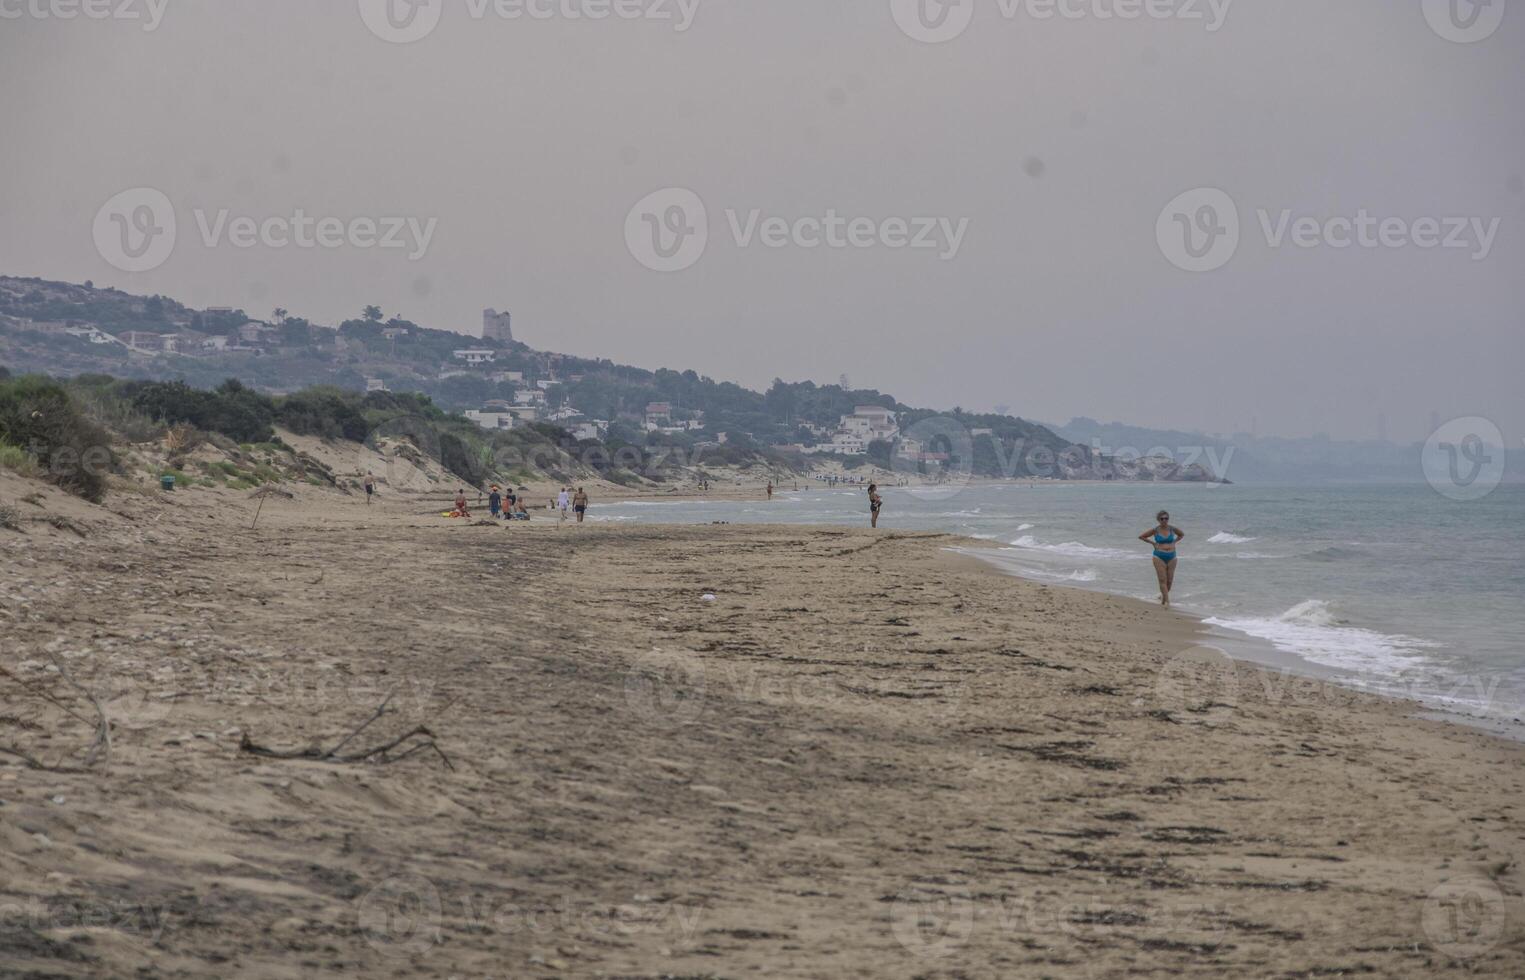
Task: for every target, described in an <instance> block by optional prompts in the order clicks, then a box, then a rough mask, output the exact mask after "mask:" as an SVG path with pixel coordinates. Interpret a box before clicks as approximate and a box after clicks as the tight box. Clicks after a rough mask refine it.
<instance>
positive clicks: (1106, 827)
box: [0, 488, 1525, 980]
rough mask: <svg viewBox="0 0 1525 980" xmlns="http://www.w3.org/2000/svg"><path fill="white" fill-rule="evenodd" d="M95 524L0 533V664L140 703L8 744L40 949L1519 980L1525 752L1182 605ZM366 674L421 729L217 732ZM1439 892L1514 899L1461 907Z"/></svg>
mask: <svg viewBox="0 0 1525 980" xmlns="http://www.w3.org/2000/svg"><path fill="white" fill-rule="evenodd" d="M49 502H50V503H51V502H52V497H51V495H50V497H49ZM114 507H115V511H116V513H115V514H113V515H112V516H111V517H107V516H106V512H103V511H101V509H99V508H89V507H88V506H87V505H80V506H79V508H78V510H79V513H80V514H82V515H83V514H87V513H91V514H94V517H93V518H90V519H89V520H86V518H84V517H81V518H80V520H81V521H82V522H83V524H84V526H85V528H86V530H87V531H88V537H85V538H79V537H76V536H73V535H69V534H66V533H64V532H55V531H53V530H51V529H48V528H43V529H40V530H39V531H38V532H36V533H30V534H28V535H25V536H23V537H19V538H17V539H16V540H15V545H16V546H15V547H14V548H10V549H8V550H7V552H6V553H5V554H4V555H0V571H3V572H4V573H5V575H6V576H7V581H8V589H7V590H6V594H5V595H4V596H0V621H3V623H4V625H5V628H6V630H7V636H8V641H9V642H7V644H6V645H5V647H4V649H3V650H0V663H3V664H4V666H5V667H6V668H7V669H8V670H11V671H14V672H18V676H22V677H26V678H28V679H29V680H35V681H36V682H38V683H44V682H47V681H48V679H49V678H50V677H52V678H54V683H58V679H57V677H56V675H53V674H51V673H50V672H49V670H48V665H49V662H50V661H49V654H50V652H57V654H58V656H59V657H60V659H61V661H62V662H63V663H65V664H66V665H67V667H68V669H69V671H70V676H71V677H73V678H74V679H75V680H76V681H78V682H79V684H80V685H81V686H83V687H84V688H85V689H86V690H90V691H96V692H100V693H101V695H102V697H103V699H104V703H106V704H107V705H109V706H110V710H111V711H112V712H113V716H114V717H116V718H117V719H118V720H117V721H116V723H115V724H114V726H113V727H114V729H115V731H114V733H113V756H112V761H111V762H110V763H109V764H108V765H106V766H101V767H95V768H91V769H89V770H84V769H82V770H81V771H79V772H71V771H38V770H35V769H31V768H28V767H27V766H26V765H24V764H22V763H21V762H20V761H19V760H18V759H17V758H15V757H9V756H0V812H3V813H4V814H5V815H6V823H5V826H6V827H7V828H9V829H5V830H0V833H3V834H4V835H5V843H6V846H5V847H4V848H0V880H3V881H5V882H6V885H5V886H4V890H3V892H0V905H3V906H5V907H7V908H14V909H22V910H26V911H25V913H24V914H17V915H10V916H0V950H3V953H0V955H3V956H4V957H5V958H7V959H8V960H9V961H11V962H13V963H14V964H15V965H16V967H17V968H18V969H22V970H28V969H30V970H35V971H37V972H43V973H74V974H80V975H92V976H99V975H110V976H118V975H120V976H128V975H135V974H138V973H140V972H141V971H147V972H150V973H162V974H173V973H176V972H180V973H188V974H193V975H206V974H219V975H228V974H251V975H253V974H257V975H272V974H281V975H294V974H296V973H301V974H303V975H335V976H338V975H347V976H353V975H357V974H358V975H366V976H375V975H397V976H414V975H447V974H452V973H454V974H470V975H476V974H482V973H485V972H493V971H497V972H502V971H507V972H509V973H514V974H527V975H547V976H549V975H576V976H598V975H608V976H613V975H664V974H672V975H705V974H712V973H722V974H725V975H741V974H746V973H756V974H759V975H768V976H789V977H833V978H835V977H844V976H851V977H882V976H890V977H911V976H923V975H927V974H936V973H949V974H958V973H964V974H967V975H980V976H986V975H1013V976H1025V975H1039V974H1042V975H1049V976H1054V977H1059V978H1076V980H1078V978H1081V977H1086V976H1094V975H1097V974H1108V975H1112V974H1122V973H1127V972H1169V973H1172V974H1177V975H1187V976H1202V977H1209V976H1213V977H1216V976H1225V975H1229V976H1246V975H1264V974H1267V973H1276V974H1296V973H1301V974H1306V975H1313V974H1318V973H1331V972H1341V971H1343V972H1347V973H1361V972H1365V973H1373V974H1376V975H1382V976H1393V977H1414V978H1418V977H1433V976H1446V975H1456V976H1463V975H1465V976H1497V977H1510V976H1512V975H1513V973H1514V967H1511V966H1509V964H1510V963H1512V962H1513V963H1516V964H1517V963H1518V959H1517V958H1518V955H1519V953H1520V951H1521V950H1525V921H1522V916H1521V914H1520V912H1519V901H1520V894H1521V890H1522V886H1525V874H1522V872H1521V870H1520V868H1519V867H1518V865H1517V864H1516V863H1515V860H1514V859H1515V856H1516V855H1517V845H1518V841H1519V839H1520V834H1521V832H1522V828H1521V824H1520V814H1521V812H1522V810H1525V791H1522V789H1521V782H1522V773H1525V765H1522V763H1525V748H1522V747H1521V746H1519V745H1517V744H1515V743H1512V742H1509V741H1506V740H1502V739H1495V738H1492V737H1489V736H1487V735H1485V734H1483V733H1481V732H1475V731H1471V730H1467V729H1463V728H1459V727H1457V726H1454V725H1449V724H1439V723H1434V722H1426V721H1423V720H1417V721H1416V720H1415V719H1413V718H1412V717H1411V716H1410V713H1409V711H1408V709H1407V707H1406V706H1405V705H1403V704H1401V703H1398V702H1394V701H1391V700H1389V699H1385V698H1380V697H1377V696H1374V695H1368V694H1364V693H1361V692H1356V691H1349V690H1345V689H1340V688H1334V687H1331V686H1324V687H1308V688H1302V687H1299V686H1296V685H1292V686H1289V687H1285V688H1283V687H1277V686H1275V685H1267V683H1266V682H1265V678H1264V675H1263V672H1261V671H1258V670H1256V669H1252V668H1249V667H1247V666H1244V665H1241V664H1239V663H1237V662H1235V661H1232V660H1228V659H1227V658H1221V659H1213V658H1212V657H1211V656H1210V655H1209V656H1207V657H1206V658H1205V659H1194V658H1193V657H1191V656H1189V654H1191V652H1192V650H1193V649H1194V648H1196V647H1197V646H1198V645H1199V640H1200V639H1201V635H1202V634H1201V633H1200V632H1199V629H1200V624H1195V623H1193V621H1192V620H1191V619H1190V618H1189V617H1187V616H1184V615H1182V614H1180V613H1177V612H1174V611H1168V610H1162V609H1160V608H1158V607H1152V606H1150V605H1148V604H1147V603H1142V602H1139V601H1137V600H1133V599H1128V598H1126V597H1119V596H1111V595H1108V594H1105V593H1099V592H1091V591H1087V590H1081V589H1075V588H1072V587H1065V586H1054V585H1048V584H1045V583H1038V582H1033V581H1030V580H1025V579H1021V578H1018V577H1014V576H1010V575H1006V574H1002V573H1001V572H1000V571H998V570H995V569H991V568H988V567H987V566H986V563H984V562H982V561H980V560H979V559H978V558H975V557H973V556H969V555H957V554H953V553H950V552H947V551H946V550H944V549H946V548H947V547H948V546H949V545H950V544H956V543H961V542H962V541H963V539H961V538H959V537H957V536H954V535H946V534H939V533H936V532H908V531H887V530H882V531H879V532H877V533H874V532H870V531H868V530H867V529H865V528H840V527H818V526H800V525H730V526H725V527H716V526H711V525H655V524H643V525H637V526H628V525H620V524H608V523H604V524H585V525H581V526H577V525H571V526H567V527H562V526H560V525H559V524H558V522H556V521H553V520H542V519H538V518H537V519H534V520H532V521H531V522H530V523H529V524H527V525H511V526H505V525H487V526H482V525H480V524H477V523H474V522H464V521H444V520H441V519H439V518H437V517H435V518H430V517H428V516H427V515H422V514H420V513H418V511H419V510H420V508H419V507H418V506H417V501H415V500H410V499H407V498H405V497H401V496H388V497H387V498H385V499H383V500H381V501H379V502H378V503H377V504H375V505H373V506H372V507H370V508H367V507H366V506H365V504H364V503H363V501H359V500H355V499H353V498H343V497H339V496H338V495H335V494H332V493H330V492H326V491H320V490H318V489H316V488H297V497H296V498H295V499H293V500H289V501H288V500H276V501H272V502H271V503H269V504H267V505H266V506H265V508H264V511H263V516H262V517H261V519H260V522H259V524H258V526H257V527H256V528H254V529H252V530H251V529H249V518H250V517H251V516H252V511H253V509H254V503H253V502H252V501H250V500H248V499H246V498H244V497H243V496H242V495H236V494H232V493H228V492H221V491H207V492H205V493H202V492H197V493H188V494H184V495H176V496H174V497H172V498H170V497H162V496H153V495H143V496H141V497H134V498H124V499H123V500H121V501H119V502H117V503H115V504H114ZM706 596H714V598H713V599H707V598H705V597H706ZM1183 648H1184V653H1183ZM57 690H58V691H59V692H60V693H67V690H68V688H67V685H62V684H61V683H60V684H58V687H57ZM389 692H390V693H389ZM7 697H8V698H9V699H10V700H9V701H8V703H7V712H8V713H9V714H14V715H16V716H17V717H18V718H20V719H21V720H23V721H25V722H26V723H27V726H32V725H35V726H36V727H27V726H23V727H14V726H13V727H9V728H6V729H5V730H4V731H3V732H0V743H6V744H13V745H14V746H15V747H16V748H18V749H20V750H23V751H26V752H29V753H32V754H33V755H34V756H37V757H40V758H44V759H46V760H47V761H49V762H54V761H60V760H69V761H72V762H73V763H74V764H75V765H76V766H77V765H79V763H80V761H81V757H82V755H83V750H84V749H85V748H86V747H87V746H88V745H89V743H90V736H91V732H90V730H89V728H88V727H87V726H85V725H82V724H79V723H78V722H76V721H73V720H71V719H70V718H69V717H68V716H66V715H64V714H63V713H62V712H61V711H59V710H58V709H57V707H56V706H54V705H51V704H50V703H48V702H46V701H43V702H41V703H36V702H34V701H33V700H23V699H22V698H21V697H20V696H19V695H18V692H16V691H14V690H11V689H7ZM389 697H395V700H393V701H391V702H390V703H391V705H392V708H393V711H392V712H391V713H389V714H388V715H387V717H385V718H382V719H380V720H379V721H377V722H376V723H375V725H374V726H373V727H372V729H371V730H368V731H366V732H365V733H364V735H363V736H362V737H361V738H359V739H356V740H354V741H353V742H352V743H351V744H357V743H359V742H369V741H370V740H371V739H372V738H374V740H375V741H376V742H377V743H382V742H384V741H386V740H388V739H390V738H393V737H395V736H397V735H399V734H402V733H404V732H406V731H408V730H409V729H410V728H411V727H413V726H416V725H422V726H426V727H427V729H428V731H429V732H430V733H431V734H430V738H432V739H433V740H434V741H435V743H436V744H437V746H438V749H439V751H440V753H441V756H440V757H436V756H435V755H433V754H428V753H420V754H416V755H412V756H409V757H407V758H405V759H394V760H391V761H387V762H379V761H376V760H372V761H371V762H369V763H367V764H334V763H331V762H325V761H321V760H317V759H312V758H273V757H261V756H257V755H251V754H250V753H249V752H248V751H247V750H246V749H245V748H242V747H241V746H243V745H246V744H254V745H258V746H263V747H269V748H272V749H277V750H299V749H301V748H302V747H304V746H309V745H320V746H324V747H330V746H333V745H335V744H336V743H338V742H340V741H341V740H342V739H344V738H345V737H346V733H349V732H351V731H352V730H354V729H355V728H356V726H357V725H359V724H361V723H362V722H364V720H365V719H366V717H367V716H368V715H370V714H371V713H372V712H373V711H374V710H375V708H376V705H377V704H378V703H381V702H382V701H383V698H389ZM13 705H14V706H13ZM118 712H120V714H118ZM44 736H47V737H46V738H44ZM441 758H444V759H448V760H449V762H450V765H449V766H447V765H446V764H444V763H443V762H442V761H441ZM60 801H61V802H60ZM1460 899H1466V900H1468V901H1473V902H1476V903H1481V904H1480V907H1481V908H1483V909H1484V910H1485V911H1487V912H1489V914H1490V916H1491V913H1492V911H1493V910H1495V909H1497V910H1500V916H1499V918H1498V919H1497V920H1495V919H1494V918H1491V917H1484V918H1483V919H1482V920H1479V921H1480V922H1481V923H1482V931H1481V932H1480V933H1468V932H1464V931H1463V932H1458V931H1457V930H1456V929H1454V928H1452V927H1451V926H1450V925H1448V922H1449V921H1450V920H1447V919H1446V917H1445V911H1446V909H1447V908H1449V907H1450V906H1448V905H1447V903H1448V902H1452V901H1453V900H1460ZM70 903H74V905H70ZM80 903H84V907H85V908H87V909H91V910H95V911H104V912H115V913H117V914H116V915H115V917H114V918H113V917H109V916H98V917H97V918H100V919H103V921H102V922H100V923H99V924H97V925H95V926H94V927H93V928H89V929H84V928H81V926H80V923H79V921H78V918H77V916H76V918H75V919H72V920H71V919H69V918H68V917H67V916H65V915H64V913H63V912H62V911H60V910H61V909H65V908H71V907H74V906H76V905H79V904H80ZM108 904H109V907H107V906H108ZM1469 907H1470V906H1469ZM124 908H126V909H132V910H144V909H148V910H153V911H155V912H156V913H162V914H160V915H159V917H158V918H157V919H156V920H155V921H158V922H159V923H160V924H161V926H162V932H161V933H159V934H155V935H148V934H147V933H146V931H145V927H144V926H143V925H141V921H142V917H139V916H127V915H125V914H122V913H121V910H122V909H124ZM929 920H930V921H929Z"/></svg>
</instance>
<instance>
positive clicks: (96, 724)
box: [0, 654, 111, 773]
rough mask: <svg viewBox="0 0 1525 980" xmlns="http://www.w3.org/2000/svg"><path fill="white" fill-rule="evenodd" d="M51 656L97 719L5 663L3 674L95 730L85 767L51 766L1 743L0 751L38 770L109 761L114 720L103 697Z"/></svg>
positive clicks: (67, 769)
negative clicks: (108, 716)
mask: <svg viewBox="0 0 1525 980" xmlns="http://www.w3.org/2000/svg"><path fill="white" fill-rule="evenodd" d="M48 657H49V659H50V660H52V661H53V666H54V667H56V668H57V669H58V675H59V676H60V677H62V678H63V679H64V680H65V681H66V682H67V683H68V684H69V686H70V687H72V688H74V689H75V690H76V691H78V692H79V693H80V694H81V695H82V696H83V697H84V698H85V700H86V701H89V702H90V705H91V706H92V707H93V708H94V709H95V718H94V719H93V720H92V719H90V718H87V717H85V716H84V715H82V714H80V713H79V712H78V711H76V710H74V708H73V706H72V705H70V704H69V703H67V702H66V701H64V700H63V699H62V698H60V697H59V696H58V695H56V694H54V693H53V692H52V691H50V690H48V689H47V688H45V687H42V686H40V685H38V684H36V683H34V682H32V681H30V680H27V679H26V678H25V677H22V676H20V675H19V674H16V673H15V672H13V671H11V670H10V669H8V668H6V667H4V666H0V677H5V678H7V679H9V680H12V681H15V682H16V684H18V685H19V686H20V687H22V688H23V689H24V690H26V691H27V692H28V693H29V694H31V695H32V696H34V697H36V698H39V699H41V700H43V701H46V702H47V703H48V704H51V705H52V706H53V707H55V708H57V709H59V710H60V711H62V712H63V713H64V714H66V715H68V716H69V717H70V718H73V719H74V720H75V721H78V722H80V723H81V724H83V725H87V726H89V727H90V728H93V729H94V730H95V738H94V739H93V740H92V741H91V743H90V750H89V752H88V753H87V754H86V756H85V768H83V769H77V768H74V767H72V766H65V765H63V764H61V763H60V764H58V765H48V764H47V763H45V762H43V761H41V760H39V759H38V758H37V757H36V756H34V755H32V754H30V753H29V752H27V751H26V750H24V749H22V748H20V747H19V746H15V745H0V754H4V755H9V756H14V757H15V758H17V759H20V760H21V761H22V762H24V763H25V764H26V765H27V767H28V768H30V769H37V770H41V771H44V772H72V773H80V772H85V771H86V770H87V769H89V768H90V767H92V766H94V765H95V763H96V760H97V759H98V758H104V759H105V760H107V761H110V759H111V722H110V720H109V719H108V718H107V716H106V709H105V708H103V707H101V702H100V700H99V699H98V698H97V697H96V696H95V695H94V694H92V693H91V692H90V691H89V690H87V689H86V688H85V687H84V685H82V684H80V683H79V682H78V681H76V680H75V679H74V676H73V675H72V674H70V673H69V671H68V670H67V669H66V668H65V667H64V665H63V664H62V663H61V662H60V661H59V659H58V657H57V656H55V655H53V654H49V655H48Z"/></svg>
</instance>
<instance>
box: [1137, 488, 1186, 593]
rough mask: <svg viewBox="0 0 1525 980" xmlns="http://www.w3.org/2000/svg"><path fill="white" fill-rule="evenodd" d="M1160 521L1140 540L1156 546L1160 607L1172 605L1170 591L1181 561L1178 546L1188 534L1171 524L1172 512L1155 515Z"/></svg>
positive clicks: (1155, 572) (1155, 555)
mask: <svg viewBox="0 0 1525 980" xmlns="http://www.w3.org/2000/svg"><path fill="white" fill-rule="evenodd" d="M1155 520H1157V521H1159V524H1158V525H1157V526H1156V527H1153V528H1151V529H1150V530H1148V531H1145V532H1144V533H1143V534H1140V535H1139V536H1138V539H1139V540H1140V541H1142V542H1144V543H1145V544H1151V545H1153V546H1154V574H1155V575H1156V576H1157V577H1158V578H1159V580H1160V605H1162V606H1168V605H1170V590H1171V589H1172V588H1174V587H1175V584H1176V566H1178V565H1179V564H1180V559H1179V558H1178V557H1177V556H1176V545H1177V544H1179V543H1180V542H1181V539H1182V538H1184V537H1186V532H1185V531H1183V530H1181V529H1180V528H1178V527H1175V526H1174V525H1172V524H1171V523H1170V512H1169V511H1164V510H1162V511H1160V512H1159V513H1158V514H1156V515H1155Z"/></svg>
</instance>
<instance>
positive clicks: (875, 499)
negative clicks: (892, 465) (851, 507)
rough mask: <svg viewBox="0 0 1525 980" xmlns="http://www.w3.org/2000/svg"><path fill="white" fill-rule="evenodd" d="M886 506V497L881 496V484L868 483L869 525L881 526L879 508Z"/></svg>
mask: <svg viewBox="0 0 1525 980" xmlns="http://www.w3.org/2000/svg"><path fill="white" fill-rule="evenodd" d="M883 506H884V498H883V497H881V496H879V484H877V483H870V484H869V485H868V526H869V527H878V526H879V508H881V507H883Z"/></svg>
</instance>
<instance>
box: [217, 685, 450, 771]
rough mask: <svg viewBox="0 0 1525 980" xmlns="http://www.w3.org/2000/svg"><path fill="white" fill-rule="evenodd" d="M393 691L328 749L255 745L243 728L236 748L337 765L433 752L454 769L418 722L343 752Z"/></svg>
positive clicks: (385, 707) (377, 714)
mask: <svg viewBox="0 0 1525 980" xmlns="http://www.w3.org/2000/svg"><path fill="white" fill-rule="evenodd" d="M395 693H396V691H395V690H394V691H393V692H392V693H390V694H388V695H387V696H386V699H385V700H383V701H382V702H381V705H380V706H379V707H378V708H377V709H376V710H375V711H373V712H372V713H371V716H370V717H369V718H367V719H365V721H362V722H361V723H360V724H359V725H358V726H356V727H355V728H354V729H352V730H351V731H350V733H349V734H348V735H345V736H344V738H342V739H341V740H340V741H339V743H338V744H337V745H335V746H334V747H333V748H331V749H324V748H322V747H321V746H318V745H313V746H311V747H309V748H305V749H271V748H267V747H265V746H263V745H259V744H257V743H256V742H255V741H254V740H253V739H251V738H250V737H249V733H248V732H247V731H246V732H244V733H243V737H242V738H241V739H240V740H239V744H238V748H239V751H241V752H247V753H249V754H250V755H257V756H260V757H262V758H266V759H306V760H308V761H310V762H331V763H334V764H336V765H343V764H350V763H361V762H373V761H374V762H377V763H379V764H381V765H390V764H391V763H394V762H401V761H402V760H404V759H406V758H408V757H409V756H411V755H413V754H414V753H415V752H427V751H433V752H434V754H435V755H437V756H439V758H440V761H441V762H443V763H444V764H445V768H446V769H449V770H451V771H452V772H453V771H454V770H455V765H454V764H453V763H452V762H451V761H450V757H449V756H447V755H445V753H444V751H443V750H442V749H441V748H440V747H439V744H438V743H437V742H436V741H435V736H434V733H433V732H432V731H430V730H429V729H428V728H427V727H426V726H424V725H418V726H416V727H414V728H411V729H409V730H408V731H406V732H404V733H403V734H401V735H399V736H397V737H396V738H393V739H390V740H388V741H386V742H382V743H380V744H377V745H374V746H372V747H370V748H368V749H361V750H360V751H358V752H350V753H345V751H344V749H345V747H346V746H348V745H349V744H350V743H351V742H353V741H354V740H355V739H356V738H357V737H359V735H360V733H361V732H363V731H365V730H366V729H367V728H370V727H371V725H373V724H375V723H376V722H377V721H378V720H380V719H381V718H382V717H383V716H385V715H386V714H387V713H388V709H389V707H390V705H391V703H392V695H393V694H395ZM414 739H417V740H418V741H413V740H414ZM409 742H412V744H411V745H408V748H407V750H406V751H404V752H402V753H400V754H398V755H392V752H393V751H394V750H396V749H399V748H401V747H402V746H403V745H405V744H407V743H409Z"/></svg>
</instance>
